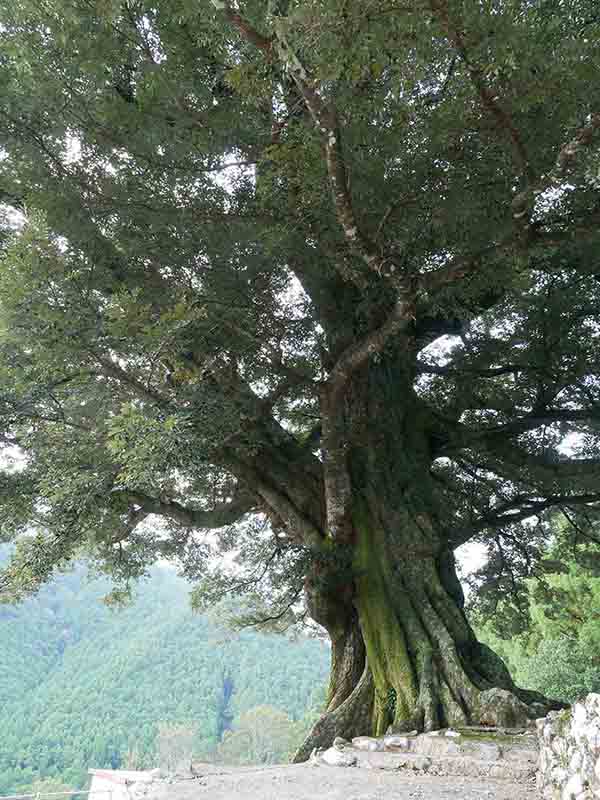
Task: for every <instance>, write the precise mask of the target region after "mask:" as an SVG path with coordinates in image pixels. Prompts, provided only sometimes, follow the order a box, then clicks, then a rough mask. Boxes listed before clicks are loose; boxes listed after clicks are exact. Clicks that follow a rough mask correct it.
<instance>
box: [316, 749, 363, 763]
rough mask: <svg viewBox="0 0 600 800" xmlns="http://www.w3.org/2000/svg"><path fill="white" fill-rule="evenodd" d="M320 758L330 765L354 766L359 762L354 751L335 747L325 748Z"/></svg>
mask: <svg viewBox="0 0 600 800" xmlns="http://www.w3.org/2000/svg"><path fill="white" fill-rule="evenodd" d="M319 758H320V761H321V762H322V763H323V764H329V766H330V767H354V766H355V765H356V762H357V758H356V756H355V755H354V753H348V752H343V751H341V750H336V748H335V747H330V748H328V749H327V750H325V752H324V753H321V755H320V757H319Z"/></svg>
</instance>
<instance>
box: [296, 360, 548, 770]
mask: <svg viewBox="0 0 600 800" xmlns="http://www.w3.org/2000/svg"><path fill="white" fill-rule="evenodd" d="M411 383H412V381H411V379H410V376H408V377H407V376H406V374H405V373H403V372H402V368H401V365H400V367H398V365H396V367H394V366H393V365H392V367H391V368H390V366H389V362H388V365H387V366H386V365H382V366H381V367H380V368H376V369H372V370H370V371H369V373H368V374H365V375H363V376H362V378H361V380H356V381H355V382H354V383H353V386H352V390H351V391H350V392H348V394H347V396H346V400H345V404H344V410H343V414H344V418H345V420H346V423H345V424H346V425H347V426H348V429H349V430H350V431H351V437H350V438H349V439H348V440H347V443H346V444H344V440H343V437H342V436H341V435H336V437H332V441H333V446H331V447H330V448H327V447H326V448H325V452H324V465H325V470H326V471H327V470H328V469H332V470H333V471H334V472H335V473H336V474H337V473H339V472H340V471H341V470H343V469H347V474H346V478H347V481H349V483H350V489H349V490H346V491H345V492H342V493H341V494H342V495H343V494H346V495H349V496H350V497H351V505H350V509H349V511H348V508H347V507H345V506H342V507H341V511H340V510H339V509H338V506H340V505H341V504H340V502H339V501H340V497H337V498H334V499H333V501H332V502H331V503H330V498H329V497H328V498H327V502H328V510H329V509H330V508H333V509H334V511H337V512H338V513H336V514H335V515H333V518H334V519H335V520H336V521H337V522H338V523H339V524H338V525H337V529H336V530H335V531H334V533H335V534H336V535H334V536H331V555H330V557H329V558H327V557H324V558H323V560H322V562H321V563H320V564H317V565H315V569H314V574H313V575H312V576H311V577H310V579H309V580H308V581H307V597H308V608H309V612H310V613H311V615H312V616H313V618H314V619H315V620H316V621H317V622H319V623H320V624H322V625H323V626H324V627H325V628H326V629H327V631H328V633H329V635H330V637H331V641H332V671H331V683H330V687H329V697H328V705H327V709H326V712H325V714H324V716H323V717H322V718H321V719H320V720H319V721H318V723H317V724H316V726H315V728H314V729H313V731H312V732H311V734H310V735H309V737H308V738H307V740H306V741H305V742H304V744H303V745H302V747H301V748H300V750H299V751H298V753H297V754H296V760H303V759H306V758H307V757H308V756H309V755H310V752H311V750H312V748H313V747H326V746H329V745H330V744H331V742H332V741H333V738H334V737H335V736H343V737H344V738H351V737H352V736H357V735H361V734H367V735H381V734H383V733H385V732H386V731H387V730H388V729H390V728H391V730H393V731H398V732H401V731H408V730H413V729H417V730H419V731H430V730H435V729H438V728H442V727H447V726H463V725H490V726H492V725H494V726H497V725H499V726H504V727H515V726H522V725H525V724H527V722H528V721H529V720H531V719H534V718H535V717H537V716H541V715H543V714H545V713H546V712H547V710H548V708H549V707H552V706H553V705H555V704H551V703H550V704H549V703H548V701H547V700H545V698H543V697H542V696H541V695H537V694H536V693H533V692H526V691H523V690H521V689H519V688H517V687H516V686H515V685H514V683H513V681H512V679H511V677H510V675H509V673H508V670H507V669H506V667H505V665H504V663H503V662H502V660H501V659H500V658H499V657H498V656H496V654H495V653H493V652H492V651H491V650H490V649H489V648H487V647H486V646H484V645H482V644H480V643H479V642H478V641H477V639H476V637H475V635H474V633H473V631H472V629H471V627H470V625H469V622H468V620H467V617H466V615H465V613H464V609H463V606H464V597H463V594H462V589H461V586H460V583H459V581H458V578H457V575H456V569H455V565H454V556H453V553H452V551H451V549H449V545H448V540H447V536H446V535H445V526H446V525H448V522H449V521H448V520H447V519H445V509H444V506H443V502H442V501H441V500H440V498H439V495H438V492H439V489H438V486H437V484H436V482H435V481H434V480H433V479H432V477H431V474H430V467H431V461H432V458H433V455H432V452H431V419H427V418H426V417H424V414H423V410H422V408H421V407H420V405H419V401H418V398H417V397H416V396H415V395H414V394H413V393H412V390H411V389H408V390H407V391H406V393H405V394H404V395H403V396H401V398H400V400H401V402H399V396H398V395H399V391H401V388H402V386H407V385H408V386H410V385H411ZM324 410H325V411H326V412H327V413H331V404H330V405H329V406H326V407H325V409H324ZM348 420H349V421H348ZM337 427H338V428H340V427H341V423H339V421H338V425H337ZM324 430H333V431H334V432H336V430H335V426H333V425H331V424H330V425H329V426H328V428H324ZM336 433H337V432H336ZM332 454H333V455H332ZM341 454H343V457H342V455H341ZM344 463H345V465H346V466H344ZM334 477H335V475H334ZM331 483H332V485H333V486H334V488H335V486H336V485H337V484H336V482H335V481H333V480H332V481H331ZM337 483H340V481H337ZM342 499H344V498H343V497H342ZM348 520H349V521H348Z"/></svg>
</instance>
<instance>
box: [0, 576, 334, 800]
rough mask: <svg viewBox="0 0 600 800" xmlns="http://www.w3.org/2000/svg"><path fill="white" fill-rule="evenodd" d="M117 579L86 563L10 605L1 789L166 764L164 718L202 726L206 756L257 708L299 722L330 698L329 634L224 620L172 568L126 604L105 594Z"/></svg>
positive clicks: (1, 623)
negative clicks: (227, 625) (295, 633)
mask: <svg viewBox="0 0 600 800" xmlns="http://www.w3.org/2000/svg"><path fill="white" fill-rule="evenodd" d="M107 588H108V586H107V584H106V582H105V581H103V580H100V579H96V580H89V579H88V578H87V577H86V571H85V569H84V568H83V567H81V566H79V567H77V568H76V569H75V571H73V572H71V573H68V574H65V575H63V576H61V577H60V578H59V579H58V580H57V581H56V582H54V583H52V584H50V585H48V586H47V587H45V588H44V589H43V591H41V592H40V593H39V594H38V595H37V596H36V597H33V598H31V599H29V600H27V601H26V602H25V603H23V604H22V605H20V606H16V607H14V606H0V642H2V659H1V660H0V794H10V793H13V792H17V791H26V790H27V789H28V788H30V787H31V786H32V785H33V784H34V783H35V782H36V781H39V780H40V779H47V780H48V779H52V780H54V781H58V782H59V783H63V784H66V785H68V786H71V787H80V786H82V785H83V784H84V783H85V780H86V773H87V769H88V768H89V767H119V766H137V767H145V766H155V765H156V763H157V762H156V741H155V740H156V733H157V729H158V724H159V723H160V722H170V723H179V724H181V723H187V724H190V725H194V726H195V727H196V731H197V732H196V736H195V743H194V750H195V752H196V753H198V754H205V753H207V752H210V751H211V750H214V748H215V747H216V745H217V742H218V737H219V732H222V730H223V728H226V727H227V726H228V725H229V724H230V723H231V724H232V725H234V726H235V725H236V723H237V720H238V719H239V718H240V717H242V716H243V715H244V714H247V712H249V711H252V710H253V709H255V708H256V707H257V706H265V705H268V706H272V707H275V708H277V709H280V710H281V711H283V712H285V713H286V714H287V715H288V716H289V717H290V719H291V720H293V721H297V720H301V719H302V718H303V717H304V716H305V715H306V714H307V712H308V711H309V710H310V709H311V708H312V707H313V706H315V705H316V704H318V703H319V702H322V700H323V692H324V688H323V687H324V683H325V677H326V674H327V668H328V664H329V652H328V649H327V647H326V646H325V645H324V644H322V643H321V642H319V641H316V640H308V639H300V640H298V641H292V642H291V641H290V640H289V639H286V638H285V637H281V636H274V635H271V636H269V635H266V634H259V633H256V632H253V631H249V630H247V631H243V632H241V633H239V634H237V633H232V632H231V631H229V630H226V629H224V628H220V627H218V625H216V624H215V623H214V622H213V621H212V619H213V618H211V620H209V619H207V618H205V617H202V616H200V615H198V614H194V613H193V612H192V611H191V610H190V606H189V602H188V596H187V595H188V591H189V586H188V585H187V584H186V583H185V582H183V581H182V580H181V579H180V578H178V577H177V576H176V574H175V573H174V572H173V571H171V570H167V569H157V570H155V571H154V572H153V574H152V577H151V579H150V580H149V581H147V582H143V583H141V584H140V586H139V588H138V592H137V595H136V599H135V602H134V604H133V605H132V606H130V607H128V608H125V609H123V610H119V611H114V610H111V609H109V608H107V607H106V606H105V605H103V604H102V603H101V602H100V599H101V597H102V596H103V595H104V594H105V593H106V591H107ZM230 693H231V696H230V697H229V694H230Z"/></svg>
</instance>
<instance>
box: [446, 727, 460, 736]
mask: <svg viewBox="0 0 600 800" xmlns="http://www.w3.org/2000/svg"><path fill="white" fill-rule="evenodd" d="M444 735H445V736H460V733H459V732H458V731H453V730H452V728H448V730H447V731H446V733H445V734H444Z"/></svg>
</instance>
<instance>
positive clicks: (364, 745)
mask: <svg viewBox="0 0 600 800" xmlns="http://www.w3.org/2000/svg"><path fill="white" fill-rule="evenodd" d="M352 746H353V747H356V749H357V750H368V751H369V752H371V753H373V752H380V751H381V750H385V745H384V741H383V739H376V738H375V737H374V736H355V737H354V739H352Z"/></svg>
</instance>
